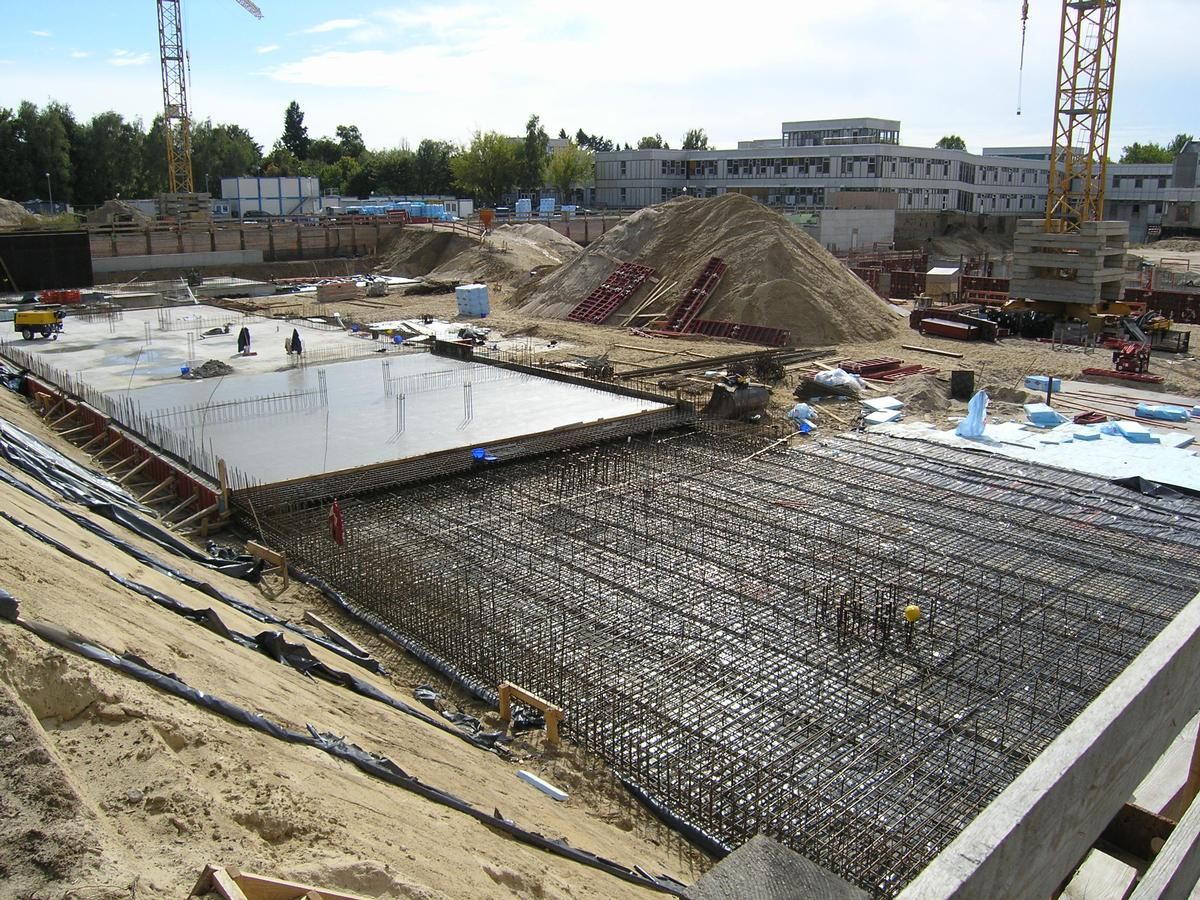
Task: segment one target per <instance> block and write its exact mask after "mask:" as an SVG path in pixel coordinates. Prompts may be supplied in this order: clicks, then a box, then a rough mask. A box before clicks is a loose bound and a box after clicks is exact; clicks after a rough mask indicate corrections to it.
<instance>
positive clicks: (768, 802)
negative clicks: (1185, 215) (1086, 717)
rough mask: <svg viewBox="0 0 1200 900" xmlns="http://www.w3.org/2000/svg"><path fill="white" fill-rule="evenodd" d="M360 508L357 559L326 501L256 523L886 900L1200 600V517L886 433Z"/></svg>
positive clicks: (645, 776)
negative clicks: (329, 522)
mask: <svg viewBox="0 0 1200 900" xmlns="http://www.w3.org/2000/svg"><path fill="white" fill-rule="evenodd" d="M340 505H341V509H342V513H343V516H344V519H345V533H346V537H347V545H346V546H345V547H338V546H337V545H335V544H334V543H333V542H332V540H331V539H330V537H329V534H328V528H327V526H326V524H325V516H326V514H327V512H328V509H327V507H325V506H324V504H321V505H315V504H310V505H302V504H295V505H293V506H291V507H287V508H278V509H275V510H273V511H267V510H263V509H261V508H260V509H257V510H255V511H254V512H255V514H256V518H257V521H258V523H259V524H260V526H261V530H262V532H263V537H264V538H265V539H266V540H268V541H269V542H270V543H272V544H275V545H278V546H280V547H282V548H284V549H286V550H287V551H288V552H289V553H290V554H291V555H292V556H293V558H295V559H297V560H299V561H300V562H301V563H302V564H304V565H306V566H308V567H309V568H311V569H312V570H313V571H315V572H317V573H319V574H320V575H322V576H324V577H326V578H327V579H329V580H330V581H331V582H333V583H334V584H335V585H337V586H338V587H339V588H341V589H343V590H344V591H345V592H346V593H347V595H348V596H349V597H350V598H351V600H352V602H354V603H355V604H356V605H357V606H358V607H359V609H360V610H362V611H363V612H364V613H365V614H367V615H368V616H370V617H372V618H374V619H375V620H376V621H377V622H379V623H381V624H383V625H386V626H388V627H390V628H392V629H394V630H396V631H399V632H402V633H403V634H405V635H407V636H409V637H411V638H412V639H413V640H414V641H416V642H417V643H418V644H419V645H420V646H421V647H422V648H423V649H424V650H425V651H426V652H428V653H430V654H432V655H433V656H435V657H436V658H438V659H439V660H441V661H442V663H443V664H444V665H445V667H446V668H447V669H448V670H449V671H451V672H455V673H459V674H460V675H461V676H463V677H464V678H466V679H468V680H474V681H475V682H476V683H478V684H482V685H489V684H490V685H495V684H497V683H498V682H500V681H501V680H509V681H513V682H516V683H519V684H521V685H522V686H525V687H527V688H529V689H531V690H533V691H536V692H537V693H539V694H542V695H543V696H546V697H547V698H549V699H551V700H552V701H553V702H556V703H559V704H561V705H562V706H563V707H564V708H565V709H566V713H567V721H566V728H567V730H568V732H569V733H570V734H571V736H572V737H573V738H575V739H576V740H578V741H579V742H581V743H582V744H584V745H585V746H586V747H588V748H589V749H591V750H593V751H595V752H597V753H599V754H600V755H602V756H603V757H604V758H605V759H607V760H608V761H609V762H610V763H611V764H612V765H613V766H614V767H615V768H616V769H617V770H618V771H619V772H620V773H621V774H622V775H623V776H625V777H627V778H629V779H630V780H631V781H633V782H635V783H636V784H637V785H638V786H639V787H640V788H642V789H643V790H644V791H646V792H647V793H648V794H649V795H650V796H652V797H653V798H655V799H656V800H657V801H658V802H660V803H661V804H663V805H664V806H665V807H667V808H668V809H669V810H671V811H672V812H673V813H674V814H676V815H678V816H679V817H681V818H683V819H685V820H687V821H688V822H689V823H691V824H693V825H695V826H697V827H699V828H701V829H702V830H704V831H705V832H707V833H708V834H709V835H711V836H712V837H713V838H715V839H716V840H718V841H719V842H721V843H723V844H725V845H727V846H735V845H737V844H739V843H741V842H742V841H743V840H745V839H747V838H749V837H750V836H752V835H754V834H755V833H759V832H762V833H766V834H768V835H770V836H772V837H774V838H776V839H777V840H780V841H782V842H783V843H785V844H787V845H789V846H791V847H793V848H794V849H796V850H797V851H799V852H801V853H803V854H804V855H806V856H808V857H809V858H811V859H813V860H815V861H817V862H818V863H820V864H821V865H824V866H826V867H827V868H829V869H831V870H832V871H834V872H837V873H838V874H840V875H842V876H844V877H846V878H848V879H850V880H852V881H854V882H856V883H857V884H859V885H861V886H862V887H864V888H865V889H868V890H870V891H872V892H874V893H875V894H877V895H880V896H888V895H892V894H894V893H896V892H897V891H898V890H899V889H900V888H901V887H902V886H903V885H904V884H906V883H907V882H908V881H910V880H911V879H912V877H914V876H915V875H916V873H917V872H918V871H920V869H921V868H923V867H924V866H925V865H926V864H927V863H928V862H929V860H931V859H932V858H933V857H934V856H935V855H936V854H937V853H938V852H939V851H940V850H941V849H942V848H943V847H944V846H945V845H946V844H947V843H948V842H949V841H950V840H951V839H952V838H953V837H954V835H956V834H957V833H958V832H959V831H960V830H961V829H962V828H963V827H964V826H965V825H966V824H967V823H968V822H969V821H970V820H971V819H972V818H974V817H975V815H977V814H978V812H979V811H980V810H981V809H982V808H983V807H984V806H985V805H986V804H987V803H988V802H989V801H990V800H991V799H992V798H993V797H994V796H995V795H996V794H997V793H999V792H1000V791H1001V790H1002V789H1003V788H1004V787H1005V786H1006V785H1007V784H1008V783H1010V782H1011V781H1012V779H1013V778H1014V777H1015V776H1016V775H1017V774H1018V773H1019V772H1020V771H1021V770H1022V769H1023V768H1024V767H1025V766H1026V765H1027V764H1028V763H1029V762H1030V761H1031V760H1032V759H1033V758H1034V757H1035V756H1036V755H1037V754H1038V753H1039V752H1040V751H1041V750H1042V749H1043V748H1044V747H1045V746H1046V745H1047V744H1048V743H1049V742H1050V741H1051V740H1053V739H1054V738H1055V737H1056V736H1057V735H1058V734H1059V733H1060V732H1061V731H1062V729H1063V728H1064V727H1065V726H1066V725H1067V724H1068V723H1069V722H1070V721H1071V720H1072V719H1073V718H1074V717H1075V716H1076V715H1077V714H1078V713H1079V712H1080V711H1081V710H1082V709H1083V707H1084V706H1085V705H1086V704H1087V703H1089V702H1090V701H1091V700H1092V699H1094V698H1095V697H1096V696H1097V695H1098V694H1099V692H1100V691H1101V690H1102V689H1103V688H1104V686H1105V685H1107V684H1108V683H1109V682H1110V681H1111V680H1112V679H1113V678H1114V677H1115V676H1116V675H1117V674H1118V673H1119V672H1120V671H1121V670H1122V669H1124V668H1125V667H1126V666H1127V665H1128V664H1129V662H1130V661H1131V660H1132V659H1133V657H1134V656H1135V655H1136V654H1137V653H1138V652H1139V651H1140V650H1141V649H1142V648H1143V647H1144V646H1145V645H1146V644H1147V643H1148V642H1149V641H1150V640H1151V639H1152V638H1153V637H1154V636H1155V635H1156V634H1157V633H1158V632H1159V631H1160V630H1161V629H1162V627H1163V626H1164V625H1165V624H1166V623H1167V622H1168V621H1169V620H1170V618H1171V617H1172V616H1173V615H1174V614H1175V613H1176V612H1177V611H1178V610H1179V609H1181V608H1182V607H1183V605H1184V604H1186V602H1187V601H1188V600H1190V599H1191V597H1192V596H1193V595H1194V594H1195V592H1196V590H1197V587H1198V586H1200V555H1198V554H1197V546H1198V545H1200V504H1196V503H1194V502H1191V501H1162V500H1148V499H1146V498H1143V497H1140V496H1139V495H1136V494H1133V493H1132V492H1129V491H1127V490H1126V489H1124V488H1119V487H1115V486H1112V485H1109V484H1107V483H1105V482H1103V481H1100V480H1097V479H1095V478H1090V477H1085V476H1077V475H1071V474H1069V473H1064V472H1060V471H1053V470H1046V469H1035V468H1033V467H1031V466H1029V465H1027V464H1019V463H1015V462H1012V461H1008V460H998V459H980V458H979V457H976V456H973V455H971V454H967V453H963V452H961V451H956V450H952V449H950V448H940V447H935V446H933V445H928V444H919V443H915V442H906V441H902V440H899V439H895V438H889V437H883V436H874V435H872V436H858V437H844V438H837V439H832V440H825V441H822V442H820V443H816V444H810V445H808V446H806V447H805V448H804V449H803V450H801V451H789V450H785V449H782V448H779V447H770V446H758V447H756V446H751V445H748V444H747V443H746V441H745V440H744V439H743V438H741V437H739V436H738V435H736V434H734V433H732V432H730V433H680V434H674V435H671V436H668V437H665V438H664V437H661V436H660V437H658V438H655V439H652V440H636V439H635V440H634V441H630V442H627V443H624V444H621V445H617V446H607V447H602V448H596V449H592V450H588V451H584V452H573V453H568V454H561V455H559V456H556V457H551V458H543V459H539V460H533V461H529V462H524V463H515V464H512V465H510V466H506V467H504V468H501V469H494V470H489V471H486V472H482V473H478V474H476V475H475V476H471V477H460V478H454V479H444V480H442V481H438V482H434V483H429V484H425V485H422V486H416V487H409V488H405V489H394V490H391V491H388V492H384V493H376V494H374V495H371V496H368V497H357V498H343V499H342V500H341V503H340ZM252 521H253V520H252ZM908 604H917V605H919V606H920V608H921V611H922V617H921V619H920V620H919V622H918V623H917V624H915V625H908V624H907V623H906V622H905V620H904V617H903V610H904V607H905V606H906V605H908Z"/></svg>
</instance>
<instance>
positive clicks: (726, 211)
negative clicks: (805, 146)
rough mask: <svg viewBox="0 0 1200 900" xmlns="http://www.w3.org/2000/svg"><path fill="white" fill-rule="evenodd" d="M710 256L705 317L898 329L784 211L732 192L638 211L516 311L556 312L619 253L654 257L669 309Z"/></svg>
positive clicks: (562, 312)
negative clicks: (713, 270)
mask: <svg viewBox="0 0 1200 900" xmlns="http://www.w3.org/2000/svg"><path fill="white" fill-rule="evenodd" d="M713 256H718V257H720V258H721V259H723V260H724V261H725V263H726V264H727V265H728V267H729V268H728V271H726V273H725V276H724V278H723V279H722V281H721V284H720V285H719V286H718V287H717V290H716V292H715V293H714V295H713V298H712V299H711V300H710V301H709V302H708V304H707V305H706V306H705V307H704V308H703V309H702V310H701V313H700V315H701V316H702V317H703V318H705V319H725V320H729V321H734V322H744V323H747V324H751V325H765V326H770V327H775V328H786V329H789V330H790V331H791V333H792V341H793V342H795V343H798V344H826V343H839V342H843V341H850V340H876V339H881V338H884V337H887V336H889V335H891V334H893V333H894V332H895V330H896V317H895V316H894V315H893V314H892V313H891V312H890V311H889V309H888V307H887V304H885V303H884V302H883V301H882V300H880V299H879V298H878V297H876V296H875V294H873V293H872V292H871V290H870V289H869V288H867V286H866V285H864V284H863V283H862V282H861V281H860V280H859V279H858V278H856V277H855V276H854V275H852V274H851V273H850V271H849V270H848V269H846V267H845V266H843V265H842V264H841V263H839V262H838V261H837V260H836V259H834V258H833V256H832V255H830V254H829V253H828V252H827V251H826V250H825V249H824V248H822V247H821V246H820V245H819V244H818V243H817V242H816V241H814V240H813V239H812V238H810V237H809V236H808V235H807V234H805V233H804V232H803V231H801V230H800V229H799V228H797V227H796V226H795V225H793V224H791V223H790V222H788V221H787V219H785V218H784V217H783V216H781V215H779V214H778V213H775V212H772V211H771V210H769V209H767V208H765V207H764V206H762V205H761V204H759V203H757V202H756V201H754V200H751V199H749V198H748V197H743V196H741V195H739V194H724V195H722V196H720V197H715V198H711V199H700V198H687V199H680V200H673V201H671V202H669V203H663V204H660V205H658V206H652V207H649V208H647V209H643V210H639V211H638V212H636V213H634V214H633V215H632V216H630V217H629V218H627V219H625V220H624V221H623V222H621V224H619V225H617V226H616V227H615V228H613V229H612V230H611V231H609V232H608V233H607V234H605V235H604V237H602V238H601V239H600V240H598V241H596V242H594V243H592V244H591V245H589V246H588V248H587V249H586V250H585V251H584V252H583V253H581V254H580V255H579V256H578V257H577V258H576V259H575V260H574V261H573V262H570V263H568V264H566V265H564V266H563V267H562V268H560V269H558V270H557V271H555V272H552V273H550V274H549V275H547V276H546V277H545V278H543V279H541V280H540V281H539V282H538V283H537V284H536V285H534V286H532V287H531V288H529V289H528V290H527V291H526V293H525V295H524V296H523V297H522V300H523V303H522V306H521V311H522V312H523V313H527V314H529V315H536V316H544V317H548V318H555V317H557V318H564V317H566V315H567V313H569V312H570V311H571V309H572V308H573V307H574V306H575V305H576V304H577V303H578V302H579V301H580V300H582V299H583V298H584V297H586V296H587V295H588V294H589V293H591V292H592V290H594V289H595V288H596V287H597V286H598V285H599V284H600V283H601V282H602V281H603V280H604V279H605V278H606V277H608V275H609V274H610V273H611V272H612V271H613V269H614V268H615V267H616V266H617V265H619V264H620V263H624V262H637V263H641V264H643V265H648V266H653V267H654V268H655V270H656V271H657V275H658V278H659V279H660V283H661V282H662V281H663V280H665V281H666V282H667V283H670V282H672V281H674V282H677V284H676V285H675V286H674V287H673V288H672V289H671V290H670V291H668V293H667V295H666V298H665V307H664V308H665V309H666V310H667V311H669V310H670V309H671V307H673V306H674V304H675V303H676V302H677V301H678V299H679V297H680V296H681V295H682V294H683V293H684V292H685V291H686V290H687V289H688V288H689V287H690V286H691V284H692V282H693V281H694V280H695V279H696V276H697V275H699V274H700V271H701V269H702V268H703V267H704V265H705V263H707V262H708V260H709V258H710V257H713ZM648 290H649V289H648V288H643V289H642V290H641V291H639V292H638V293H637V294H636V295H635V296H634V298H633V300H632V301H630V304H627V308H626V310H625V311H632V307H635V306H636V305H637V304H638V303H640V302H641V300H644V299H645V297H646V296H648V293H647V291H648ZM639 298H640V299H639ZM610 321H619V318H618V317H617V316H614V317H613V318H612V319H611V320H610Z"/></svg>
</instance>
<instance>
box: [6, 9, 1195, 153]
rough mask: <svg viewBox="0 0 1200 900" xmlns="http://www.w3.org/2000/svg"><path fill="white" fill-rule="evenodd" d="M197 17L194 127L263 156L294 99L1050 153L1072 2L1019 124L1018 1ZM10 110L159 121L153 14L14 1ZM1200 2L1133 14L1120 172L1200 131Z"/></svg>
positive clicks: (614, 130) (370, 109)
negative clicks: (229, 137) (804, 126)
mask: <svg viewBox="0 0 1200 900" xmlns="http://www.w3.org/2000/svg"><path fill="white" fill-rule="evenodd" d="M257 2H258V5H259V6H260V7H261V8H262V10H263V13H264V18H263V19H262V20H261V21H260V20H256V19H254V18H253V17H252V16H250V15H249V14H248V13H247V12H246V11H245V10H243V9H241V8H240V7H239V6H238V4H237V3H236V2H235V0H184V26H185V34H184V40H185V43H186V45H187V48H188V52H189V55H190V58H191V94H190V98H191V107H192V115H193V118H197V119H203V118H211V119H212V120H213V121H214V122H233V123H237V124H240V125H242V126H243V127H245V128H247V129H248V130H249V131H250V132H251V133H252V134H253V135H254V136H255V138H256V140H258V141H259V143H261V144H262V145H263V147H264V149H267V150H269V149H270V146H271V144H272V143H273V142H274V141H275V140H276V139H277V138H278V137H279V135H280V133H281V132H282V123H283V111H284V108H285V107H286V105H287V103H288V101H290V100H292V99H295V100H297V101H298V102H299V103H300V106H301V108H302V109H303V110H304V112H305V124H306V125H308V128H309V134H310V135H312V136H313V137H316V136H319V135H322V134H328V135H332V134H333V130H334V128H335V126H337V125H339V124H356V125H358V126H359V128H360V129H361V130H362V133H363V135H364V137H365V138H366V141H367V144H368V146H371V147H384V146H395V145H397V144H399V143H400V142H402V141H405V140H407V141H408V142H410V144H412V145H414V146H415V145H416V143H417V142H418V141H419V140H420V139H421V138H423V137H434V138H442V139H447V140H453V141H464V140H466V139H468V138H469V137H470V135H471V133H472V132H473V131H474V130H476V129H482V130H488V129H495V130H498V131H502V132H505V133H510V134H518V133H521V132H522V131H523V129H524V123H525V120H526V119H527V118H528V116H529V114H530V113H537V114H539V115H540V116H541V117H542V121H543V123H544V125H545V126H546V128H547V130H548V131H550V132H551V134H557V133H558V130H559V128H561V127H565V128H566V129H567V130H568V132H570V133H572V134H573V133H574V132H575V130H576V129H577V128H579V127H583V128H584V129H585V130H587V131H589V132H592V133H601V134H604V135H606V136H608V137H611V138H613V139H615V140H618V141H621V142H624V141H629V142H630V143H634V142H636V141H637V139H638V137H640V136H641V135H644V134H652V133H655V132H660V133H661V134H662V135H663V137H664V138H666V139H667V140H668V141H669V142H670V143H671V144H672V145H676V146H677V145H678V142H679V140H680V137H681V135H682V134H683V132H684V131H686V130H687V129H688V128H692V127H702V128H704V129H706V130H707V132H708V134H709V136H710V139H712V141H713V142H714V143H715V144H716V145H717V146H720V147H732V146H734V145H735V144H736V142H737V141H738V140H739V139H749V138H766V137H778V136H779V125H780V123H781V122H783V121H785V120H797V119H815V118H834V117H844V116H879V117H883V118H893V119H900V120H901V123H902V124H901V140H902V141H903V142H904V143H906V144H914V145H929V144H932V143H933V142H935V141H936V140H937V139H938V138H939V137H940V136H942V135H943V134H946V133H956V134H960V135H962V136H963V138H964V139H965V140H966V141H967V146H968V148H970V149H972V150H978V149H979V148H981V147H983V146H1012V145H1027V144H1029V145H1039V144H1048V143H1049V142H1050V123H1051V116H1050V110H1051V103H1052V95H1053V91H1054V62H1055V56H1056V54H1057V40H1058V38H1057V31H1058V17H1059V12H1060V9H1061V5H1060V2H1059V0H1030V22H1029V33H1028V39H1027V45H1026V52H1025V75H1024V91H1023V104H1022V105H1023V112H1022V115H1020V116H1017V115H1016V105H1017V68H1018V67H1017V61H1018V52H1019V46H1020V17H1019V12H1020V6H1021V3H1020V0H838V2H828V3H827V2H822V3H820V4H818V3H815V2H813V0H788V2H775V0H760V2H758V3H753V4H751V3H729V2H722V3H715V2H711V3H709V2H701V3H697V2H692V3H670V4H668V3H654V2H647V0H637V2H635V0H603V2H595V0H594V2H591V3H587V4H577V3H571V2H564V0H507V2H484V0H446V2H434V3H430V2H386V0H385V2H376V3H371V2H358V0H343V2H341V3H336V4H335V3H329V2H317V0H257ZM3 12H4V28H3V31H2V33H0V106H10V107H11V106H15V105H16V104H17V103H19V102H20V101H21V100H24V99H28V100H32V101H34V102H37V103H39V104H41V103H44V102H46V101H48V100H51V99H55V100H59V101H61V102H63V103H66V104H68V105H69V106H71V108H72V109H73V110H74V111H75V113H76V115H77V116H79V117H81V118H86V117H90V116H91V115H93V114H95V113H97V112H101V111H104V110H106V109H115V110H117V111H118V112H120V113H122V114H123V115H125V116H126V117H131V118H132V117H141V118H142V119H144V120H145V121H146V122H149V120H150V119H151V118H152V117H153V115H154V114H155V112H156V111H157V110H158V109H159V108H160V105H161V102H162V93H161V81H160V73H159V67H158V32H157V20H156V16H155V4H154V2H153V0H104V2H97V0H48V2H43V3H40V4H39V3H18V2H16V0H5V2H4V4H3ZM1197 26H1200V0H1136V2H1131V3H1127V4H1124V6H1123V9H1122V18H1121V31H1120V36H1119V41H1118V51H1117V77H1116V84H1117V88H1116V99H1115V102H1114V116H1113V125H1112V145H1113V148H1114V151H1113V152H1114V156H1115V155H1116V154H1119V152H1120V148H1121V146H1123V145H1125V144H1128V143H1130V142H1131V141H1134V140H1158V141H1166V140H1169V139H1170V138H1171V137H1172V136H1174V135H1175V134H1176V133H1178V132H1180V131H1188V132H1191V133H1193V134H1197V133H1200V102H1198V101H1197V99H1196V96H1195V85H1196V74H1195V49H1194V35H1195V33H1196V31H1197Z"/></svg>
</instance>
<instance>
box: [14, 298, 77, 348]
mask: <svg viewBox="0 0 1200 900" xmlns="http://www.w3.org/2000/svg"><path fill="white" fill-rule="evenodd" d="M63 318H64V314H63V311H62V310H61V309H55V308H53V307H45V306H39V307H38V308H37V309H22V310H19V311H18V312H17V314H16V315H15V316H13V330H15V331H19V332H20V333H21V337H23V338H25V340H27V341H32V340H33V339H34V337H36V336H37V335H39V334H40V335H41V336H42V337H46V338H50V340H52V341H53V340H57V339H58V335H59V332H61V331H62V330H63Z"/></svg>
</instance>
